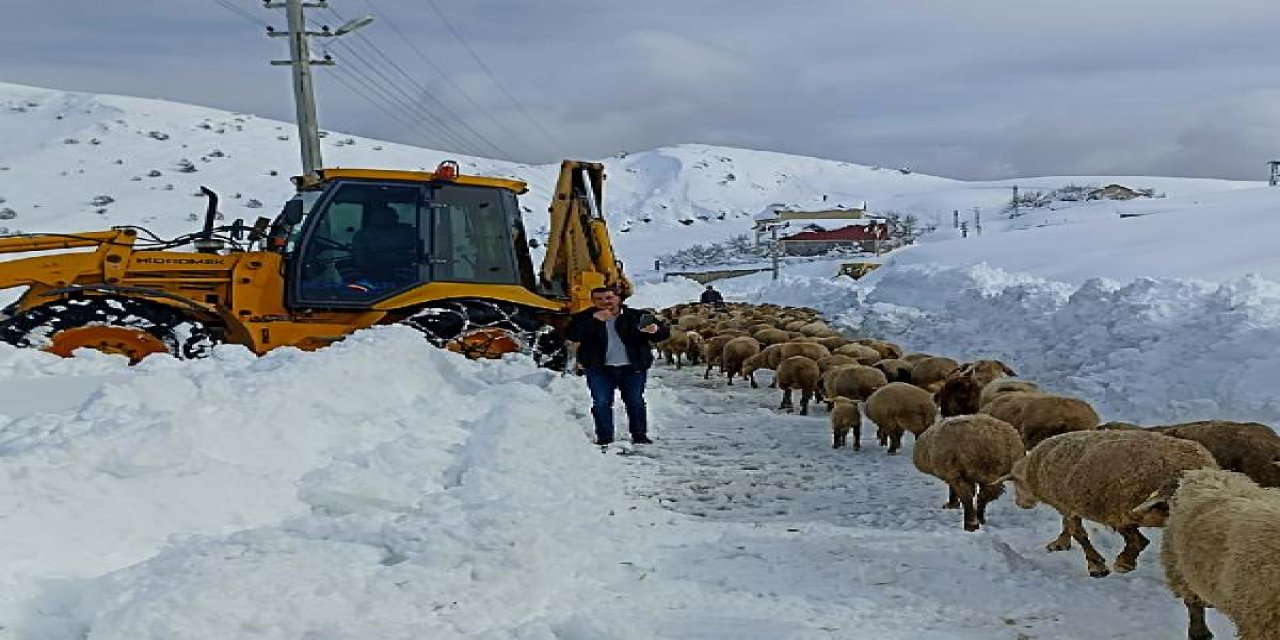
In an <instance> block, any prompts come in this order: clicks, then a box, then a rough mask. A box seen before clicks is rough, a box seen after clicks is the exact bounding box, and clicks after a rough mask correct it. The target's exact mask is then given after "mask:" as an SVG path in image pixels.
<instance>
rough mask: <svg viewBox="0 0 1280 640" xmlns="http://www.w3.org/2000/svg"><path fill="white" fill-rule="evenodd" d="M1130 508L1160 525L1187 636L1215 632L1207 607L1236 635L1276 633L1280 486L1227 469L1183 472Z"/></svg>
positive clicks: (1251, 637)
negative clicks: (1264, 484) (1185, 615)
mask: <svg viewBox="0 0 1280 640" xmlns="http://www.w3.org/2000/svg"><path fill="white" fill-rule="evenodd" d="M1133 513H1134V516H1135V517H1136V518H1140V519H1143V520H1145V521H1147V522H1148V523H1150V524H1153V525H1158V524H1163V525H1164V543H1163V545H1162V546H1161V550H1160V561H1161V564H1163V565H1164V575H1165V579H1166V580H1167V581H1168V583H1169V590H1170V591H1173V594H1174V595H1175V596H1177V597H1179V598H1181V599H1182V601H1183V603H1184V604H1186V607H1187V613H1188V616H1189V618H1190V622H1189V624H1188V629H1187V637H1188V638H1190V639H1191V640H1209V638H1212V637H1213V634H1212V633H1210V632H1209V627H1208V626H1207V625H1206V624H1205V621H1204V609H1205V607H1206V606H1209V607H1214V608H1215V609H1218V610H1219V611H1221V612H1222V613H1223V614H1224V615H1226V616H1227V617H1228V618H1230V619H1231V621H1232V622H1234V623H1235V625H1236V633H1237V635H1238V636H1239V638H1240V640H1275V639H1276V638H1277V637H1280V588H1277V579H1278V578H1280V537H1277V532H1280V491H1277V490H1275V489H1264V488H1262V487H1259V486H1258V485H1257V484H1256V483H1254V482H1253V481H1252V480H1250V479H1249V478H1248V476H1245V475H1243V474H1240V473H1235V472H1232V471H1214V470H1208V469H1205V470H1194V471H1187V472H1185V473H1183V474H1182V475H1181V477H1179V478H1177V479H1175V480H1174V481H1172V482H1168V483H1166V484H1165V485H1164V486H1163V487H1161V488H1160V489H1159V490H1158V491H1157V492H1156V493H1155V494H1154V495H1153V496H1152V497H1151V498H1150V499H1148V500H1147V501H1146V502H1144V503H1142V504H1141V505H1139V506H1138V507H1137V508H1135V509H1134V510H1133Z"/></svg>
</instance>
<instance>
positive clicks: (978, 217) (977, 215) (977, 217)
mask: <svg viewBox="0 0 1280 640" xmlns="http://www.w3.org/2000/svg"><path fill="white" fill-rule="evenodd" d="M1014 188H1015V189H1016V188H1017V187H1014ZM973 232H974V233H976V234H978V235H982V211H980V210H979V209H978V208H977V207H974V208H973Z"/></svg>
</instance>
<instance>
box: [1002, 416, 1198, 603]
mask: <svg viewBox="0 0 1280 640" xmlns="http://www.w3.org/2000/svg"><path fill="white" fill-rule="evenodd" d="M1216 468H1218V465H1217V463H1215V462H1214V461H1213V456H1212V455H1210V454H1209V452H1208V451H1207V450H1206V449H1205V448H1204V447H1202V446H1200V445H1199V444H1198V443H1195V442H1192V441H1190V440H1179V439H1177V438H1169V437H1166V436H1162V435H1160V434H1157V433H1152V432H1150V431H1129V430H1116V431H1098V430H1089V431H1072V432H1070V433H1064V434H1061V435H1056V436H1054V437H1052V438H1049V439H1048V440H1045V441H1044V442H1041V443H1040V444H1039V445H1037V446H1036V447H1035V448H1034V449H1032V450H1031V451H1030V452H1029V453H1027V456H1026V457H1025V458H1023V459H1021V460H1019V461H1018V462H1017V463H1016V464H1014V465H1013V470H1012V471H1011V472H1010V473H1009V475H1008V476H1007V477H1006V478H1004V480H1012V481H1013V483H1014V488H1015V502H1017V504H1018V506H1019V507H1022V508H1023V509H1030V508H1032V507H1034V506H1036V504H1037V503H1039V502H1044V503H1045V504H1047V505H1049V506H1051V507H1053V508H1054V509H1055V510H1057V511H1058V513H1059V514H1061V515H1062V533H1060V534H1059V535H1058V537H1057V538H1056V539H1054V540H1053V541H1052V542H1050V543H1049V544H1048V545H1046V548H1047V549H1048V550H1049V551H1063V550H1066V549H1070V548H1071V540H1072V539H1073V538H1074V539H1075V541H1076V542H1078V543H1080V547H1081V549H1083V550H1084V556H1085V561H1086V563H1087V564H1088V569H1089V575H1091V576H1093V577H1095V578H1101V577H1103V576H1105V575H1107V574H1109V573H1111V572H1110V571H1109V570H1108V569H1107V563H1106V560H1105V559H1103V557H1102V555H1101V554H1099V553H1098V551H1097V549H1094V548H1093V544H1092V543H1091V542H1090V541H1089V534H1088V532H1086V531H1085V529H1084V523H1083V522H1082V521H1081V519H1082V518H1083V519H1088V520H1092V521H1094V522H1098V523H1101V524H1104V525H1107V526H1109V527H1111V528H1112V529H1115V530H1116V531H1117V532H1118V533H1119V534H1120V535H1121V536H1123V537H1124V541H1125V545H1124V550H1123V551H1121V552H1120V555H1119V556H1117V557H1116V561H1115V570H1116V571H1119V572H1121V573H1124V572H1127V571H1133V570H1134V568H1136V567H1137V563H1138V554H1140V553H1141V552H1142V549H1143V548H1144V547H1146V546H1147V544H1148V540H1147V539H1146V537H1144V536H1143V535H1142V532H1141V531H1139V530H1138V527H1139V526H1144V525H1146V526H1150V525H1149V524H1148V523H1145V522H1144V521H1143V520H1142V519H1140V518H1138V517H1136V516H1134V515H1133V509H1134V507H1137V506H1138V505H1140V504H1142V503H1143V501H1144V500H1146V499H1147V498H1148V497H1149V496H1150V495H1151V493H1152V492H1153V491H1155V490H1156V489H1158V488H1160V486H1161V485H1162V484H1164V483H1165V482H1167V481H1169V480H1170V479H1171V478H1174V477H1176V476H1177V475H1178V474H1179V473H1181V472H1183V471H1186V470H1188V469H1216Z"/></svg>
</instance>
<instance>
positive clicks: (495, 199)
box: [276, 169, 534, 308]
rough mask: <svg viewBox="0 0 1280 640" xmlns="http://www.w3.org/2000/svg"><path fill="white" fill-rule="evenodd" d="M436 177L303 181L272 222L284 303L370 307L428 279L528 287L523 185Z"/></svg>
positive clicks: (334, 174) (348, 175) (347, 174)
mask: <svg viewBox="0 0 1280 640" xmlns="http://www.w3.org/2000/svg"><path fill="white" fill-rule="evenodd" d="M440 173H442V172H441V171H440V170H437V172H436V173H427V172H407V171H381V170H358V169H326V170H323V171H322V172H321V177H320V180H319V181H318V182H316V183H315V184H313V185H309V186H310V188H307V186H304V190H302V191H301V192H300V193H299V195H298V196H297V197H295V198H294V200H292V201H290V203H289V204H287V205H286V207H285V212H284V213H282V214H281V217H280V219H278V220H277V223H276V224H277V228H278V229H287V231H285V233H283V234H281V237H282V238H283V239H282V241H281V244H283V245H284V246H282V247H279V250H281V251H283V253H285V255H286V264H287V265H288V266H287V270H288V273H287V289H288V299H289V302H290V306H291V307H295V308H296V307H307V308H368V307H370V306H371V305H373V304H375V303H377V302H379V301H381V300H385V299H387V298H390V297H392V296H395V295H399V294H401V293H404V292H406V291H408V290H411V289H414V288H416V287H421V286H424V285H428V284H431V283H446V282H447V283H467V284H477V285H519V286H524V287H526V288H530V289H532V288H533V286H534V275H533V265H532V262H531V260H530V258H529V254H528V250H527V245H526V242H527V241H526V239H525V232H524V227H523V223H522V221H521V219H520V209H519V206H518V204H517V202H516V194H517V193H520V192H522V191H523V190H524V185H523V183H520V182H517V181H514V180H504V179H497V178H480V177H471V176H465V177H459V176H457V175H456V170H455V172H454V173H453V174H452V175H451V176H449V177H447V178H444V179H441V177H438V174H440ZM290 222H292V224H290Z"/></svg>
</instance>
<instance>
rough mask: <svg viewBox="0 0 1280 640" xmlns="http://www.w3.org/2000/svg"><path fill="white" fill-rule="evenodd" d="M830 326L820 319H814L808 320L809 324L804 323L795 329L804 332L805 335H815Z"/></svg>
mask: <svg viewBox="0 0 1280 640" xmlns="http://www.w3.org/2000/svg"><path fill="white" fill-rule="evenodd" d="M830 328H831V327H828V326H827V323H825V322H823V321H821V320H815V321H813V322H810V323H809V324H806V325H804V326H803V327H800V328H799V329H797V331H799V332H800V333H803V334H805V335H806V336H814V337H817V335H818V334H819V333H822V332H824V331H827V330H828V329H830Z"/></svg>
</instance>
